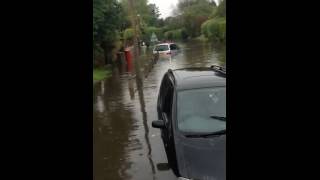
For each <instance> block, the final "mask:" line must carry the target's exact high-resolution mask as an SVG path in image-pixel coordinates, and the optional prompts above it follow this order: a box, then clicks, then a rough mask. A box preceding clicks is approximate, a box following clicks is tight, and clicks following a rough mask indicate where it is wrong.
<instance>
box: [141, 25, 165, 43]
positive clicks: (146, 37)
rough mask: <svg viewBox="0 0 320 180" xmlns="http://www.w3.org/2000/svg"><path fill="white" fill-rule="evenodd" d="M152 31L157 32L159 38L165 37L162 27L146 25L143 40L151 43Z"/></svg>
mask: <svg viewBox="0 0 320 180" xmlns="http://www.w3.org/2000/svg"><path fill="white" fill-rule="evenodd" d="M152 33H155V34H156V36H157V38H158V40H161V39H163V37H164V35H163V29H162V28H157V27H153V26H150V27H146V28H145V29H144V30H143V32H142V39H143V41H145V42H147V43H149V42H150V39H151V35H152Z"/></svg>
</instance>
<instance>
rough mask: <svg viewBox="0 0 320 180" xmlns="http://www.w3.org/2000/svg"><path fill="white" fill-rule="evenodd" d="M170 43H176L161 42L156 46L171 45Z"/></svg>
mask: <svg viewBox="0 0 320 180" xmlns="http://www.w3.org/2000/svg"><path fill="white" fill-rule="evenodd" d="M170 44H175V43H161V44H157V45H156V46H160V45H170Z"/></svg>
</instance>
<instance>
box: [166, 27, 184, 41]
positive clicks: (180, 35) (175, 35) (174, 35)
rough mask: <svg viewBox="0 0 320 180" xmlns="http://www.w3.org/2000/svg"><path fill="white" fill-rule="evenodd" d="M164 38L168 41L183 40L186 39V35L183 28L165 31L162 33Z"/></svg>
mask: <svg viewBox="0 0 320 180" xmlns="http://www.w3.org/2000/svg"><path fill="white" fill-rule="evenodd" d="M164 36H165V38H166V39H168V40H183V39H187V38H188V34H187V32H186V30H185V29H184V28H182V29H175V30H170V31H167V32H165V33H164Z"/></svg>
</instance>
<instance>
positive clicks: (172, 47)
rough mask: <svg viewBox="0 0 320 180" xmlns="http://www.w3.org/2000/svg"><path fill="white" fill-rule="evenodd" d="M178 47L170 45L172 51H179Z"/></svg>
mask: <svg viewBox="0 0 320 180" xmlns="http://www.w3.org/2000/svg"><path fill="white" fill-rule="evenodd" d="M177 49H178V46H177V45H175V44H170V50H177Z"/></svg>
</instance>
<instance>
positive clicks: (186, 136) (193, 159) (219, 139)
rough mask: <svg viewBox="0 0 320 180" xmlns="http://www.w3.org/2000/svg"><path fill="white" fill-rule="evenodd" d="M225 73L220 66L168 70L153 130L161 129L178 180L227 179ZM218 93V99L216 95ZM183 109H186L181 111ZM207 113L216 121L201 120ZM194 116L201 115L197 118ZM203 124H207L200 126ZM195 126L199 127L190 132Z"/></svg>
mask: <svg viewBox="0 0 320 180" xmlns="http://www.w3.org/2000/svg"><path fill="white" fill-rule="evenodd" d="M225 72H226V71H225V70H224V69H223V68H221V67H219V66H212V67H211V68H186V69H177V70H169V71H168V72H167V73H166V74H165V75H164V77H163V80H162V83H161V87H160V91H159V96H158V105H157V110H158V118H159V120H157V121H153V122H152V126H153V127H156V128H160V129H161V137H162V140H163V143H164V146H165V150H166V154H167V157H168V161H169V165H170V166H171V168H172V170H173V172H174V173H175V174H176V175H177V176H179V177H184V178H188V179H203V180H211V179H212V180H224V179H226V170H225V169H226V164H225V162H226V129H225V123H226V115H225V87H226V73H225ZM190 92H191V93H193V94H190ZM208 92H209V93H208ZM215 92H217V94H218V95H217V94H216V95H214V93H215ZM188 93H189V94H188ZM219 93H220V94H222V95H220V97H219V98H220V99H218V98H217V97H218V96H219ZM181 94H184V95H181ZM181 98H182V99H181ZM190 98H191V99H190ZM214 98H216V99H214ZM183 99H186V101H184V100H183ZM202 100H203V101H202ZM205 101H206V102H205ZM211 101H212V102H211ZM202 102H203V103H202ZM179 103H180V104H179ZM193 103H194V104H193ZM219 103H220V104H219ZM211 104H213V105H211ZM215 104H219V108H217V110H216V111H215V110H211V109H212V107H213V106H214V105H215ZM220 106H221V107H220ZM180 107H186V108H185V109H183V110H181V108H180ZM217 107H218V106H217ZM179 108H180V109H179ZM200 111H201V112H200ZM208 111H210V113H211V111H212V113H213V114H212V115H213V116H209V117H208V118H212V117H213V118H214V119H213V120H212V121H211V120H210V119H204V120H201V118H202V116H203V114H205V115H206V116H207V114H208V113H207V112H208ZM199 112H200V113H199ZM203 112H204V113H203ZM220 112H221V113H222V114H221V113H220ZM219 113H220V114H219ZM185 114H186V116H183V115H185ZM194 114H198V115H197V117H196V118H194V117H193V115H194ZM199 114H201V116H200V115H199ZM216 114H219V116H217V115H216ZM210 115H211V114H210ZM187 117H191V118H187ZM192 118H193V119H192ZM186 119H191V120H190V121H186ZM220 121H221V122H220ZM186 122H190V123H189V125H185V124H188V123H186ZM201 122H205V123H202V125H201ZM183 123H185V124H183ZM206 123H208V124H206ZM210 123H211V124H210ZM190 124H191V125H190ZM183 125H184V126H183ZM192 126H199V127H197V128H198V129H196V131H190V127H191V129H192V128H193V127H192ZM206 126H208V128H207V127H206ZM182 127H183V128H185V127H187V128H185V129H187V130H185V129H183V128H182ZM188 128H189V129H188ZM219 128H220V129H219ZM203 129H204V130H203ZM213 129H214V130H213ZM200 130H201V131H200ZM202 130H203V131H202ZM211 130H212V132H211Z"/></svg>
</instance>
